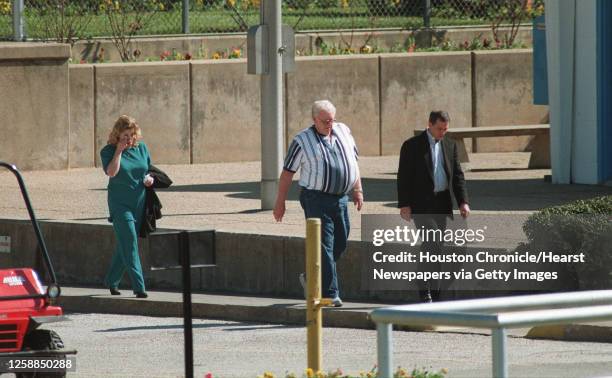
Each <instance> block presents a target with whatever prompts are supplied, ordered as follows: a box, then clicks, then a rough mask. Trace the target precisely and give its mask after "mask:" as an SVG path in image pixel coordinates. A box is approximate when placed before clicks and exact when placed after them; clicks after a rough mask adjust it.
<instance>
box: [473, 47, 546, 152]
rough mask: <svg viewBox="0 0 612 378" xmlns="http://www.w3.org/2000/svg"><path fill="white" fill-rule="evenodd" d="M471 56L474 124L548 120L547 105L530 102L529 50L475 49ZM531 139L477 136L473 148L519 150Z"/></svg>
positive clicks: (516, 123)
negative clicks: (477, 138) (472, 59)
mask: <svg viewBox="0 0 612 378" xmlns="http://www.w3.org/2000/svg"><path fill="white" fill-rule="evenodd" d="M473 55H474V92H475V93H474V94H473V96H474V102H475V109H476V111H475V115H474V125H475V126H499V125H527V124H538V123H548V120H547V114H548V106H543V105H534V104H533V90H532V88H533V84H532V83H533V68H532V67H533V61H532V53H531V50H511V51H477V52H474V53H473ZM533 138H534V137H533V136H523V137H501V138H486V139H485V138H480V139H479V140H478V141H477V143H478V144H477V146H478V147H477V151H478V152H504V151H523V150H525V148H526V147H527V145H528V143H529V141H530V140H531V139H533Z"/></svg>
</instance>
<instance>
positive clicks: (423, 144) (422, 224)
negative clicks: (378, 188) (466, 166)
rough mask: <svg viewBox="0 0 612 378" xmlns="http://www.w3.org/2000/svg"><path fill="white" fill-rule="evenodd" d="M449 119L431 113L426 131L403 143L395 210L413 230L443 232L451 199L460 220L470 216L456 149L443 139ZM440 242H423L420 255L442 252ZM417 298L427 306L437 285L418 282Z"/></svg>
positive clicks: (436, 292) (437, 293)
mask: <svg viewBox="0 0 612 378" xmlns="http://www.w3.org/2000/svg"><path fill="white" fill-rule="evenodd" d="M449 123H450V117H449V116H448V113H447V112H445V111H441V110H438V111H432V112H431V113H430V115H429V122H428V128H427V130H425V131H424V132H423V133H421V134H419V135H417V136H415V137H412V138H410V139H408V140H406V141H405V142H404V144H403V145H402V150H401V153H400V160H399V169H398V172H397V195H398V207H399V208H400V215H401V217H402V218H403V219H404V220H406V221H407V222H409V221H410V220H411V219H413V215H414V223H415V226H416V227H417V228H419V229H420V228H423V229H424V230H441V231H442V233H444V231H445V230H446V219H447V217H451V218H452V217H453V201H452V198H451V195H452V196H454V197H455V200H456V201H457V204H458V205H459V212H460V213H461V216H462V217H463V218H466V217H467V216H468V215H469V214H470V206H469V205H468V196H467V188H466V186H465V179H464V177H463V171H462V170H461V165H460V164H459V158H458V156H457V145H456V143H455V141H453V140H452V139H451V138H448V137H445V134H446V132H447V131H448V124H449ZM442 244H443V241H442V240H424V241H423V243H422V244H421V251H429V252H430V253H432V254H440V253H441V252H442ZM426 269H427V270H430V271H433V270H439V265H438V266H431V265H428V266H426ZM419 295H420V297H421V300H422V301H423V302H431V301H432V296H433V299H436V300H437V299H438V298H439V296H440V287H439V283H438V282H432V281H428V282H421V283H420V284H419Z"/></svg>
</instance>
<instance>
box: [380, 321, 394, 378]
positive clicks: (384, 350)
mask: <svg viewBox="0 0 612 378" xmlns="http://www.w3.org/2000/svg"><path fill="white" fill-rule="evenodd" d="M392 331H393V324H390V323H377V324H376V333H377V336H376V348H377V352H378V376H379V377H380V378H392V377H393V371H392V369H393V339H392V333H391V332H392Z"/></svg>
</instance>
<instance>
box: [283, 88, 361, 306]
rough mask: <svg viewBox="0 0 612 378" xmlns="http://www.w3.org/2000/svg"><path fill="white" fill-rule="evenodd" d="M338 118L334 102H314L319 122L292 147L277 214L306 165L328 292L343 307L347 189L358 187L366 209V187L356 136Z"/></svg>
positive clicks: (356, 196) (357, 199)
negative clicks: (339, 273) (341, 287)
mask: <svg viewBox="0 0 612 378" xmlns="http://www.w3.org/2000/svg"><path fill="white" fill-rule="evenodd" d="M335 117H336V108H335V107H334V105H333V104H332V103H331V102H329V101H327V100H321V101H315V102H314V104H313V105H312V119H313V121H314V125H312V126H311V127H309V128H307V129H304V130H302V131H301V132H299V133H298V134H297V135H296V136H295V138H293V141H292V142H291V145H290V146H289V150H288V151H287V156H286V157H285V162H284V165H283V172H282V173H281V176H280V183H279V188H278V194H277V197H276V204H275V206H274V211H273V213H274V218H275V219H276V221H277V222H280V221H282V219H283V216H284V215H285V200H286V199H287V192H288V191H289V187H290V186H291V180H292V178H293V175H294V174H295V172H297V170H298V169H300V182H299V184H300V187H301V192H300V204H301V205H302V208H303V209H304V215H305V216H306V218H321V255H322V256H321V264H322V272H321V275H322V285H321V287H322V295H323V297H326V298H332V303H333V305H334V306H336V307H340V306H342V300H341V299H340V291H339V288H338V276H337V273H336V261H338V259H339V258H340V256H341V255H342V253H343V252H344V251H345V250H346V245H347V240H348V235H349V230H350V223H349V217H348V209H347V205H348V195H347V194H348V193H349V192H351V191H352V196H353V202H354V203H355V206H357V210H361V206H362V205H363V190H362V188H361V178H360V175H359V165H358V164H357V159H358V151H357V146H356V145H355V140H354V139H353V136H352V135H351V130H350V129H349V128H348V127H347V126H346V125H345V124H343V123H340V122H336V120H335Z"/></svg>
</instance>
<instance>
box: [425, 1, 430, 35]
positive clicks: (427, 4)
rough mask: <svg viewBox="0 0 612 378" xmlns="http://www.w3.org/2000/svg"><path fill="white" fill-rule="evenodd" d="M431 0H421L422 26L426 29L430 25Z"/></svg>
mask: <svg viewBox="0 0 612 378" xmlns="http://www.w3.org/2000/svg"><path fill="white" fill-rule="evenodd" d="M430 19H431V0H423V26H424V27H425V28H427V29H429V27H430V26H431V20H430Z"/></svg>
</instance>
